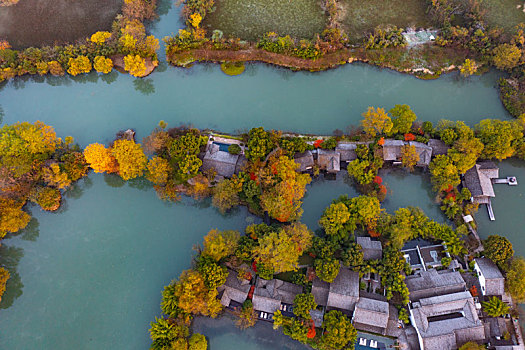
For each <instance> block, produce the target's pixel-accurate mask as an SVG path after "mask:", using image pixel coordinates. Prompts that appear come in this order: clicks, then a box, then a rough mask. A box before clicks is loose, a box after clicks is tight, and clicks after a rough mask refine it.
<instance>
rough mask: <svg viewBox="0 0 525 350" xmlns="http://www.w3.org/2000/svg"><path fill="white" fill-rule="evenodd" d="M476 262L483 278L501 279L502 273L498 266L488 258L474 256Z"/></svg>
mask: <svg viewBox="0 0 525 350" xmlns="http://www.w3.org/2000/svg"><path fill="white" fill-rule="evenodd" d="M474 261H475V262H476V264H477V265H478V266H479V269H480V270H481V273H482V274H483V277H485V279H503V278H504V277H503V275H502V274H501V271H500V270H499V268H498V267H497V266H496V264H494V262H492V260H490V259H488V258H476V259H474Z"/></svg>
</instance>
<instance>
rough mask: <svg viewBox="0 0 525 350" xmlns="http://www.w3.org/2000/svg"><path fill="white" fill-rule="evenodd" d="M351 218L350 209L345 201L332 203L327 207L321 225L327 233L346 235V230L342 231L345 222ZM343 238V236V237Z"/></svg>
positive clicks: (320, 221)
mask: <svg viewBox="0 0 525 350" xmlns="http://www.w3.org/2000/svg"><path fill="white" fill-rule="evenodd" d="M348 220H350V211H349V210H348V207H347V206H346V205H345V204H344V203H341V202H339V203H332V204H331V205H330V206H329V207H328V208H326V209H325V211H324V213H323V216H321V220H319V225H321V227H322V228H323V229H324V231H325V232H326V234H327V235H330V236H344V235H345V234H347V233H346V232H341V231H342V230H343V228H344V226H345V224H346V223H347V222H348ZM341 238H343V237H341Z"/></svg>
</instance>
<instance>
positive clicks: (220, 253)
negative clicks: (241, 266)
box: [202, 229, 241, 261]
mask: <svg viewBox="0 0 525 350" xmlns="http://www.w3.org/2000/svg"><path fill="white" fill-rule="evenodd" d="M240 237H241V235H240V233H239V232H237V231H232V230H229V231H222V232H221V231H219V230H217V229H213V230H211V231H210V232H208V234H207V235H206V236H204V244H203V245H204V249H203V250H202V254H203V255H206V256H209V257H210V258H212V259H213V260H215V261H220V260H222V259H223V258H226V257H228V256H230V255H232V254H233V253H235V250H236V249H237V244H238V243H239V239H240Z"/></svg>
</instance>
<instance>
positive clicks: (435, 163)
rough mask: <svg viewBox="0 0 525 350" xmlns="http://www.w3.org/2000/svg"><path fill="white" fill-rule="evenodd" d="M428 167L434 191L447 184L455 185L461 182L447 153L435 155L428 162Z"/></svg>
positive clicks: (443, 187) (440, 189) (442, 188)
mask: <svg viewBox="0 0 525 350" xmlns="http://www.w3.org/2000/svg"><path fill="white" fill-rule="evenodd" d="M429 169H430V175H431V179H432V183H433V185H434V189H435V190H436V191H442V190H444V189H445V188H447V187H448V186H452V187H456V186H457V185H459V184H460V182H461V180H460V178H459V171H458V168H457V167H456V166H455V165H454V163H453V162H452V159H451V158H450V157H449V156H447V155H444V154H443V155H437V156H436V157H435V158H434V159H433V160H432V161H431V162H430V166H429Z"/></svg>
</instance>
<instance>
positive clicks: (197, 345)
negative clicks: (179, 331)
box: [188, 333, 208, 350]
mask: <svg viewBox="0 0 525 350" xmlns="http://www.w3.org/2000/svg"><path fill="white" fill-rule="evenodd" d="M188 345H189V346H190V347H189V348H188V350H206V349H208V341H207V340H206V337H205V336H204V335H202V334H199V333H193V334H192V335H191V337H190V339H189V341H188Z"/></svg>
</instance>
